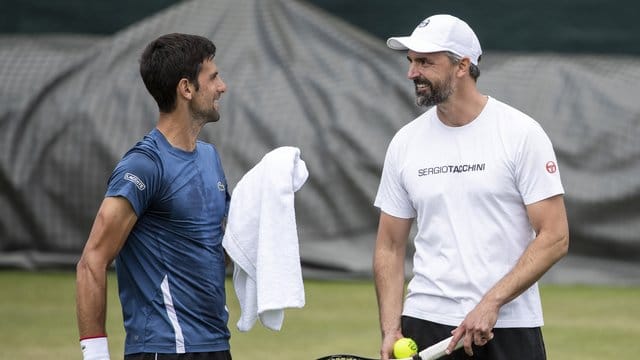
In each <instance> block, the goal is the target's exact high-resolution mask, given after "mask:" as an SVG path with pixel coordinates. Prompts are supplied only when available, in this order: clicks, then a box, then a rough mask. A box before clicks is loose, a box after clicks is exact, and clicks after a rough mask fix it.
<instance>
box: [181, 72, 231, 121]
mask: <svg viewBox="0 0 640 360" xmlns="http://www.w3.org/2000/svg"><path fill="white" fill-rule="evenodd" d="M194 88H195V92H194V96H193V98H192V99H191V102H190V103H189V110H190V112H191V116H192V117H193V118H194V119H195V120H199V121H202V123H208V122H216V121H218V120H220V112H219V111H220V105H219V103H218V100H219V99H220V97H221V96H222V93H224V92H225V91H227V85H226V84H225V83H224V81H223V80H222V77H221V76H220V73H219V72H218V67H217V66H216V64H215V63H214V62H213V59H207V60H205V61H203V62H202V67H201V68H200V72H199V73H198V78H197V84H194Z"/></svg>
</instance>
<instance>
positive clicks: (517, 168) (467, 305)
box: [374, 15, 569, 360]
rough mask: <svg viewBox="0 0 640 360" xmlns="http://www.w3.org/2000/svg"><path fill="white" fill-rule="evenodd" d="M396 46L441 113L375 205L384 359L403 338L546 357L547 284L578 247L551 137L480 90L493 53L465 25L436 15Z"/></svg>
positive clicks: (389, 161)
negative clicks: (482, 66)
mask: <svg viewBox="0 0 640 360" xmlns="http://www.w3.org/2000/svg"><path fill="white" fill-rule="evenodd" d="M387 45H388V46H389V47H390V48H392V49H395V50H406V51H407V59H408V60H409V72H408V74H407V75H408V78H409V79H410V80H412V81H413V82H414V84H415V91H416V102H417V104H418V105H420V106H427V107H431V108H430V109H429V110H428V111H427V112H425V113H424V114H422V115H421V116H419V117H418V118H417V119H415V120H414V121H412V122H410V123H409V124H407V125H406V126H404V127H403V128H402V129H400V131H398V133H397V134H396V135H395V136H394V138H393V140H392V141H391V143H390V145H389V148H388V150H387V155H386V158H385V162H384V169H383V172H382V178H381V181H380V187H379V189H378V194H377V196H376V199H375V206H377V207H378V208H380V210H381V212H380V223H379V227H378V235H377V239H376V248H375V255H374V274H375V283H376V293H377V297H378V304H379V311H380V328H381V331H382V345H381V349H380V353H381V356H382V359H388V358H389V356H390V354H391V351H392V347H393V344H394V342H395V341H396V340H397V339H398V338H401V337H411V338H413V339H414V340H416V342H417V343H418V347H419V349H421V350H422V349H424V348H426V347H427V346H429V345H432V344H434V343H435V342H437V341H440V340H442V339H445V338H447V337H449V336H451V335H453V340H452V341H451V343H450V344H449V347H448V352H450V353H451V355H450V356H449V357H447V358H449V359H467V358H470V356H471V355H473V359H492V360H495V359H519V360H523V359H545V358H546V355H545V348H544V341H543V339H542V333H541V330H540V328H541V326H542V325H543V318H542V307H541V303H540V296H539V293H538V286H537V281H538V279H540V277H541V276H542V275H543V274H544V273H545V272H546V271H547V270H549V268H550V267H551V266H553V264H554V263H556V262H557V261H558V260H560V259H561V258H562V257H563V256H565V254H566V253H567V251H568V246H569V231H568V224H567V217H566V211H565V206H564V200H563V194H564V189H563V187H562V183H561V180H560V174H559V172H558V166H557V161H556V157H555V154H554V151H553V147H552V144H551V142H550V140H549V138H548V137H547V135H546V134H545V132H544V131H543V129H542V128H541V127H540V125H539V124H538V123H537V122H536V121H535V120H533V119H532V118H530V117H529V116H527V115H526V114H524V113H522V112H520V111H518V110H516V109H514V108H512V107H510V106H509V105H506V104H504V103H502V102H500V101H498V100H496V99H494V98H492V97H489V96H486V95H484V94H481V93H480V92H479V91H478V89H477V87H476V82H477V78H478V76H479V75H480V70H479V68H478V62H479V60H480V56H481V54H482V50H481V48H480V43H479V41H478V38H477V37H476V35H475V34H474V32H473V30H472V29H471V28H470V27H469V26H468V25H467V24H466V23H465V22H464V21H462V20H460V19H458V18H456V17H454V16H450V15H434V16H431V17H429V18H427V19H425V20H424V21H423V22H421V23H420V24H419V25H418V26H417V27H416V29H415V30H414V31H413V33H412V34H411V36H406V37H392V38H390V39H389V40H387ZM414 219H415V220H416V225H417V234H416V236H415V239H414V245H415V249H416V251H415V255H414V258H413V266H414V268H413V278H412V279H411V281H410V282H409V285H408V288H407V294H406V297H404V280H405V279H404V259H405V252H406V246H407V241H408V236H409V233H410V230H411V226H412V224H413V221H414ZM403 300H404V301H403ZM458 341H462V343H463V344H464V347H463V348H462V349H459V350H456V351H453V350H454V346H455V345H456V343H458Z"/></svg>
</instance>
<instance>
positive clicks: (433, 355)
mask: <svg viewBox="0 0 640 360" xmlns="http://www.w3.org/2000/svg"><path fill="white" fill-rule="evenodd" d="M452 339H453V336H451V337H448V338H446V339H444V340H442V341H439V342H437V343H436V344H433V345H431V346H429V347H428V348H426V349H424V350H423V351H421V352H420V353H419V354H418V355H416V356H414V357H413V360H436V359H439V358H441V357H443V356H445V355H447V354H446V353H445V350H447V347H448V346H449V343H451V340H452ZM461 347H462V339H460V341H458V343H457V344H456V346H455V347H454V348H453V350H457V349H460V348H461Z"/></svg>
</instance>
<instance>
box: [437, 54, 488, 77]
mask: <svg viewBox="0 0 640 360" xmlns="http://www.w3.org/2000/svg"><path fill="white" fill-rule="evenodd" d="M445 53H446V54H447V57H448V58H449V60H450V61H451V63H452V64H457V63H459V62H460V60H462V57H461V56H460V55H458V54H455V53H453V52H451V51H446V52H445ZM478 62H480V58H478ZM469 75H471V78H472V79H473V80H474V81H478V77H480V68H479V67H478V65H476V64H474V63H470V64H469Z"/></svg>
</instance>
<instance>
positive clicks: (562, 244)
mask: <svg viewBox="0 0 640 360" xmlns="http://www.w3.org/2000/svg"><path fill="white" fill-rule="evenodd" d="M556 248H557V255H558V259H557V260H560V259H562V258H563V257H565V256H566V255H567V254H568V253H569V232H564V233H562V234H560V235H559V237H558V241H557V242H556Z"/></svg>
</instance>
